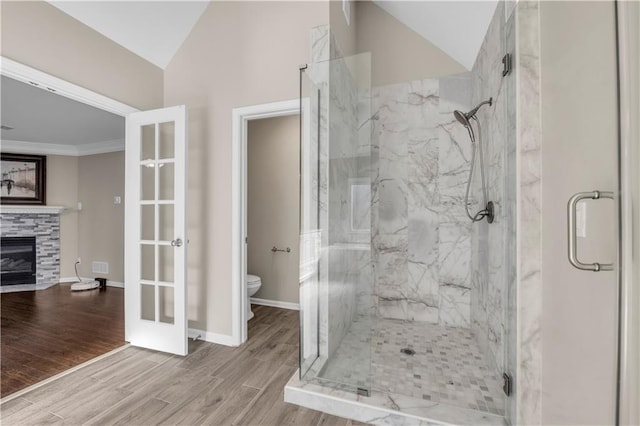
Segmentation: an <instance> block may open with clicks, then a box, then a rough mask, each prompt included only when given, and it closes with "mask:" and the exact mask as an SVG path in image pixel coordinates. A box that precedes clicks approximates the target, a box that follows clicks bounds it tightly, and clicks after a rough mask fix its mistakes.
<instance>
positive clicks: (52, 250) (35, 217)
mask: <svg viewBox="0 0 640 426" xmlns="http://www.w3.org/2000/svg"><path fill="white" fill-rule="evenodd" d="M1 208H2V209H1V210H0V229H1V232H0V237H1V241H2V250H1V254H0V262H2V263H1V268H2V269H1V272H2V274H1V280H0V291H1V292H7V291H24V290H37V289H45V288H48V287H51V286H53V285H55V284H57V283H58V282H59V280H60V213H61V212H62V210H63V208H62V207H52V206H6V205H3V206H2V207H1ZM31 246H33V247H34V248H35V253H34V256H33V257H34V258H33V259H32V260H29V253H27V251H28V250H29V248H30V247H31ZM28 267H30V268H31V269H30V270H29V271H27V268H28ZM20 274H22V275H20Z"/></svg>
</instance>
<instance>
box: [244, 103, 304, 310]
mask: <svg viewBox="0 0 640 426" xmlns="http://www.w3.org/2000/svg"><path fill="white" fill-rule="evenodd" d="M299 139H300V133H299V116H298V115H291V116H286V117H276V118H265V119H261V120H252V121H250V122H249V132H248V137H247V145H248V163H247V164H248V167H247V175H248V182H247V236H248V238H249V242H248V244H247V273H249V274H252V275H257V276H259V277H260V278H261V279H262V287H261V288H260V291H258V293H256V294H255V296H254V297H258V298H261V299H268V300H275V301H280V302H289V303H298V299H299V286H298V276H299V270H300V264H299V262H298V258H299V239H300V227H299V224H298V220H299V218H298V211H299V205H300V204H299V203H300V185H299V180H298V179H297V176H298V173H299V170H300V167H299V164H300V140H299ZM273 246H277V247H278V248H285V247H290V248H291V253H280V252H278V253H273V252H272V251H271V248H272V247H273Z"/></svg>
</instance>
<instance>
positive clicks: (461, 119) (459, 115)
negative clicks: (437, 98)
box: [453, 110, 470, 127]
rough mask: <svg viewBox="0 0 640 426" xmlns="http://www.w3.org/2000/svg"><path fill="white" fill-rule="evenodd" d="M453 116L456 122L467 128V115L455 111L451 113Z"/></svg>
mask: <svg viewBox="0 0 640 426" xmlns="http://www.w3.org/2000/svg"><path fill="white" fill-rule="evenodd" d="M453 116H454V117H455V118H456V120H458V121H459V122H460V124H462V125H463V126H464V127H469V126H470V124H469V119H468V118H467V115H466V114H465V113H464V112H462V111H458V110H455V111H453Z"/></svg>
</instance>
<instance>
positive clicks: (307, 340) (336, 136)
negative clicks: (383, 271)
mask: <svg viewBox="0 0 640 426" xmlns="http://www.w3.org/2000/svg"><path fill="white" fill-rule="evenodd" d="M300 78H301V93H300V99H301V111H302V113H301V123H300V124H301V143H302V148H301V181H302V183H301V191H302V194H301V221H300V223H301V236H300V241H301V265H300V300H301V322H302V324H301V329H302V333H301V349H300V351H301V356H300V375H301V379H303V380H307V381H315V382H320V383H322V384H324V385H329V386H334V387H337V388H340V389H343V390H349V391H353V392H359V393H365V394H368V393H369V392H370V389H371V329H372V327H371V318H372V315H371V313H372V307H371V300H372V298H371V295H372V284H373V274H372V272H371V271H372V267H373V266H372V265H373V264H372V262H371V250H370V246H371V231H370V229H371V217H370V211H371V203H372V195H371V194H372V191H371V181H372V179H371V173H372V168H371V142H370V139H371V128H370V126H369V119H370V117H371V107H370V57H369V55H368V54H365V55H357V56H352V57H346V58H338V59H334V60H327V61H319V62H316V63H314V64H311V65H308V66H307V67H306V68H305V69H304V70H302V71H301V76H300Z"/></svg>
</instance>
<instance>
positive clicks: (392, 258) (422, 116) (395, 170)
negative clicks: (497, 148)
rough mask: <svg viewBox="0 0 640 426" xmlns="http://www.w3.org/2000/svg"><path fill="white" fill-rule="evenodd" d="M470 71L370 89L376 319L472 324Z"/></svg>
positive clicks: (465, 325)
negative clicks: (465, 120)
mask: <svg viewBox="0 0 640 426" xmlns="http://www.w3.org/2000/svg"><path fill="white" fill-rule="evenodd" d="M470 82H471V80H470V75H469V74H468V73H467V74H461V75H457V76H451V77H446V78H441V79H427V80H420V81H413V82H409V83H401V84H394V85H389V86H382V87H375V88H373V89H372V98H373V99H372V105H373V107H372V109H373V111H374V114H373V117H372V118H373V120H372V124H373V139H372V151H373V154H372V161H373V162H374V165H373V170H376V171H377V173H376V174H375V175H374V176H373V179H372V193H373V196H372V200H373V201H372V250H373V261H374V264H375V266H376V268H375V273H374V280H375V283H374V292H375V297H374V301H375V308H376V312H377V315H378V316H380V317H382V318H390V319H401V320H409V321H424V322H429V323H433V324H441V325H447V326H456V327H469V326H470V321H471V319H470V303H471V295H470V288H471V277H470V273H469V271H470V263H471V224H470V223H469V220H468V218H467V217H466V214H465V212H464V194H465V184H466V179H467V176H468V173H469V166H470V162H469V161H470V155H471V144H470V141H469V138H468V135H467V132H466V130H465V129H464V127H462V126H461V125H460V124H459V123H458V122H457V121H455V119H454V116H453V111H454V110H456V109H461V110H467V109H469V106H470V96H471V88H470Z"/></svg>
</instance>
